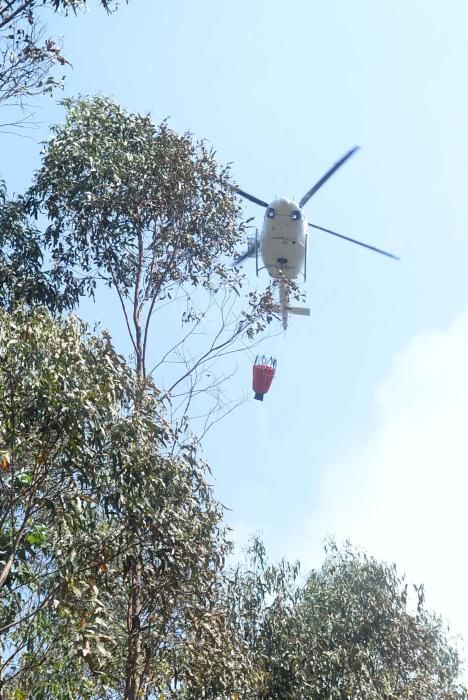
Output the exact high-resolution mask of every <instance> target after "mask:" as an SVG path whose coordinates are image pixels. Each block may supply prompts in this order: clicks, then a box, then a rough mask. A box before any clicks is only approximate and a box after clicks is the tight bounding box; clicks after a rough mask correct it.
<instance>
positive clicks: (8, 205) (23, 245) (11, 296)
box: [0, 182, 86, 312]
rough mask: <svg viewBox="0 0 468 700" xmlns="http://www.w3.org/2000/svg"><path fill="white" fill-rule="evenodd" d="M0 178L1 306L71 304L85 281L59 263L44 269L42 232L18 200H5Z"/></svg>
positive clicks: (58, 306)
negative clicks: (33, 223) (30, 219)
mask: <svg viewBox="0 0 468 700" xmlns="http://www.w3.org/2000/svg"><path fill="white" fill-rule="evenodd" d="M1 185H2V183H1V182H0V307H1V308H4V309H13V308H15V307H16V306H18V305H27V306H28V307H30V308H32V307H35V306H40V305H44V306H47V308H49V309H50V310H52V311H54V312H57V311H58V312H60V311H63V310H64V309H71V308H73V307H74V306H75V305H76V304H77V302H78V300H79V298H80V296H82V294H84V291H85V288H86V281H85V280H83V279H78V278H76V277H73V275H72V274H71V273H70V271H69V270H68V269H67V268H65V267H63V266H62V267H60V266H58V265H55V266H53V267H52V268H51V269H49V270H46V269H45V265H44V254H43V241H42V234H41V232H40V231H39V229H37V228H36V227H35V226H33V225H32V224H31V222H30V221H29V219H28V217H27V216H26V214H25V212H24V208H23V206H22V202H21V200H16V201H8V200H7V196H6V189H5V187H4V186H3V187H2V186H1Z"/></svg>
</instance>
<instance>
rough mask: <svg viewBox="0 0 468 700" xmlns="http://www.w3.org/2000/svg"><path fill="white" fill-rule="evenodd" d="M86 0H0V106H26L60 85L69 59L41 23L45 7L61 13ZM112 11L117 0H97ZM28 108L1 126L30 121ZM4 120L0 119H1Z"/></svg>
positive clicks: (107, 9) (80, 4)
mask: <svg viewBox="0 0 468 700" xmlns="http://www.w3.org/2000/svg"><path fill="white" fill-rule="evenodd" d="M88 4H89V3H88V0H0V107H3V112H4V113H5V108H11V107H17V106H22V107H23V108H27V107H28V105H29V99H30V98H33V97H37V96H38V95H44V94H52V92H53V91H54V90H55V89H56V88H60V87H62V86H63V82H64V76H63V75H57V71H56V70H55V69H56V68H58V69H63V68H64V67H65V66H66V65H67V64H68V63H69V62H68V60H67V59H66V57H65V55H64V54H63V50H62V47H61V45H60V43H59V42H58V41H57V40H54V39H53V38H51V37H48V36H46V31H47V30H46V28H45V27H44V26H43V24H42V19H43V17H45V16H47V15H46V12H45V11H47V10H49V11H50V10H53V11H55V12H60V13H61V14H69V13H70V12H73V13H77V12H78V11H79V10H80V9H84V8H86V7H87V6H88ZM100 4H101V5H102V7H103V8H104V9H105V10H106V11H107V12H111V11H113V10H114V9H116V8H117V7H118V4H119V2H118V0H100ZM30 117H31V110H30V109H26V110H25V109H23V115H22V116H21V117H16V118H15V117H5V119H6V121H3V120H0V128H2V127H3V128H5V127H7V126H14V125H16V126H24V125H27V124H29V123H30ZM2 121H3V123H1V122H2Z"/></svg>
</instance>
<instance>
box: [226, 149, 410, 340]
mask: <svg viewBox="0 0 468 700" xmlns="http://www.w3.org/2000/svg"><path fill="white" fill-rule="evenodd" d="M358 150H359V146H355V147H354V148H352V149H351V150H350V151H348V152H347V153H346V154H345V155H344V156H343V157H342V158H340V160H339V161H337V162H336V163H335V164H334V165H332V167H331V168H330V169H329V170H327V172H326V173H325V175H323V177H321V178H320V180H318V182H316V183H315V185H314V186H313V187H311V188H310V190H308V191H307V192H306V193H305V195H304V196H303V197H302V198H301V199H300V200H299V202H298V203H296V202H294V201H292V200H290V199H285V198H279V199H275V200H274V201H273V202H270V203H269V204H268V202H265V201H263V200H262V199H259V198H258V197H255V196H254V195H251V194H249V193H248V192H245V190H241V189H240V188H239V187H237V186H235V185H232V190H233V191H234V192H235V193H236V194H238V195H239V196H240V197H244V199H248V200H249V201H250V202H253V203H254V204H258V205H260V206H261V207H264V208H265V209H266V211H265V217H264V220H263V228H262V231H261V233H260V236H259V235H258V232H256V234H255V238H253V239H250V240H249V245H248V249H247V251H246V252H245V253H243V254H242V255H239V256H238V257H237V258H236V259H235V260H234V262H233V265H234V266H235V267H238V266H240V265H241V264H242V263H243V262H244V260H246V259H247V258H251V257H254V256H255V261H256V272H257V276H258V273H259V272H260V271H261V270H263V269H266V270H267V271H268V273H269V274H270V276H271V277H272V278H273V279H275V280H278V282H279V306H277V307H276V308H275V311H277V312H278V313H281V318H282V323H283V328H284V330H286V329H287V327H288V317H289V314H296V315H300V316H310V309H308V308H306V307H300V306H291V305H290V303H289V293H288V282H290V281H292V280H295V279H297V277H299V275H300V274H301V273H302V274H303V277H304V282H305V281H306V279H307V239H308V235H307V233H308V228H309V227H310V228H314V229H318V230H319V231H322V232H324V233H328V234H330V235H332V236H337V237H338V238H342V239H344V240H345V241H349V242H351V243H355V244H357V245H360V246H362V247H363V248H367V249H368V250H372V251H374V252H375V253H380V254H381V255H386V256H387V257H389V258H393V259H394V260H399V258H398V256H396V255H393V253H389V252H387V251H385V250H382V249H381V248H376V247H375V246H373V245H369V244H368V243H363V242H362V241H358V240H356V239H355V238H350V237H349V236H344V235H343V234H341V233H337V232H336V231H332V230H330V229H328V228H324V227H323V226H317V224H311V223H309V222H308V221H307V219H306V217H305V214H304V211H303V209H304V207H305V205H306V204H307V202H308V201H309V199H311V197H313V196H314V195H315V194H316V193H317V192H318V190H319V189H320V188H321V187H322V186H323V185H324V184H325V183H326V182H327V180H328V179H329V178H330V177H331V176H332V175H333V174H334V173H336V171H337V170H338V169H339V168H341V166H342V165H344V163H346V161H347V160H348V159H349V158H351V156H352V155H354V153H356V151H358ZM259 254H260V256H261V259H262V262H263V267H259Z"/></svg>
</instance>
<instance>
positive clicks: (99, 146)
mask: <svg viewBox="0 0 468 700" xmlns="http://www.w3.org/2000/svg"><path fill="white" fill-rule="evenodd" d="M64 104H65V106H66V108H67V110H68V111H67V117H66V120H65V123H64V124H62V125H59V126H56V127H55V128H54V129H53V137H52V138H51V139H50V141H49V143H48V145H47V147H46V149H45V152H44V156H43V164H42V168H41V169H40V170H39V172H38V174H37V177H36V180H35V183H34V185H33V187H32V188H31V190H30V192H29V195H28V197H29V207H30V210H31V211H33V212H35V213H38V212H42V213H45V214H46V215H47V217H48V218H49V220H50V225H49V226H48V228H47V231H46V236H45V241H46V244H47V245H48V246H49V248H50V253H51V256H52V259H53V261H54V263H55V264H57V265H58V266H59V267H60V268H62V267H65V268H67V269H69V270H76V271H79V272H80V273H83V272H84V273H85V274H90V273H91V272H93V271H94V274H95V275H97V276H98V277H99V279H103V280H105V281H106V282H107V284H109V286H111V287H113V288H114V289H115V290H116V291H117V293H118V295H119V298H120V303H121V306H122V309H123V311H124V313H125V315H126V319H127V327H128V330H129V332H130V334H131V338H132V342H133V345H134V349H135V352H136V355H137V365H138V366H139V367H140V369H141V366H143V368H144V359H145V350H146V345H147V340H148V331H149V325H150V320H151V316H152V313H153V311H154V309H155V305H156V304H157V303H158V302H161V301H162V300H167V299H171V298H172V296H173V295H174V294H175V293H177V290H178V289H181V288H183V287H184V288H187V287H188V288H189V289H192V290H193V289H194V288H197V287H201V288H203V289H205V290H206V291H207V292H208V293H210V294H217V293H218V292H219V290H220V289H221V288H223V289H225V290H228V291H229V292H235V293H236V294H237V295H239V289H240V287H241V285H242V279H243V278H242V277H241V276H239V274H238V272H237V271H236V270H235V269H232V268H231V267H230V265H229V264H226V263H225V262H223V261H226V259H228V260H229V261H230V259H232V257H233V255H234V251H235V248H236V246H237V245H239V244H240V242H241V241H242V240H243V236H244V226H243V225H242V223H241V221H240V209H239V205H238V203H237V201H236V197H235V195H234V193H233V191H232V188H231V184H230V177H229V168H228V167H223V166H220V165H218V163H217V162H216V159H215V154H214V153H213V151H211V150H210V149H209V148H208V147H207V146H206V144H205V143H203V142H196V141H195V140H194V139H193V137H192V136H191V135H190V134H184V135H182V136H180V135H178V134H176V133H175V132H174V131H172V130H171V129H169V127H168V125H167V124H166V123H165V122H163V123H162V124H160V125H158V126H157V125H155V124H153V122H152V121H151V119H150V117H148V116H141V115H135V114H131V113H129V112H126V111H125V110H124V109H122V108H121V107H120V106H119V105H117V104H116V103H115V102H113V101H112V100H110V99H108V98H104V97H95V98H93V99H84V98H83V99H79V100H65V102H64ZM188 298H189V299H190V296H189V294H188ZM246 307H247V310H245V309H243V310H242V311H241V312H240V317H239V316H238V317H237V322H236V324H235V327H234V328H233V329H232V331H231V332H230V334H229V339H232V338H237V337H239V336H243V335H245V336H250V337H251V336H252V335H253V334H255V333H256V332H258V331H260V330H262V328H264V326H265V324H266V323H267V322H269V321H270V320H271V318H272V307H273V297H272V294H271V290H269V291H268V290H267V292H266V293H264V294H262V295H255V294H252V295H250V297H249V299H248V302H247V303H246ZM184 318H185V320H189V322H193V321H194V319H195V322H196V319H197V311H196V310H195V309H193V308H190V306H189V308H188V309H187V312H186V314H185V316H184ZM228 342H229V340H228Z"/></svg>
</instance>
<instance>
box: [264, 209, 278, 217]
mask: <svg viewBox="0 0 468 700" xmlns="http://www.w3.org/2000/svg"><path fill="white" fill-rule="evenodd" d="M266 215H267V216H268V218H269V219H274V218H275V216H276V211H275V209H274V208H273V207H268V209H267V211H266Z"/></svg>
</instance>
